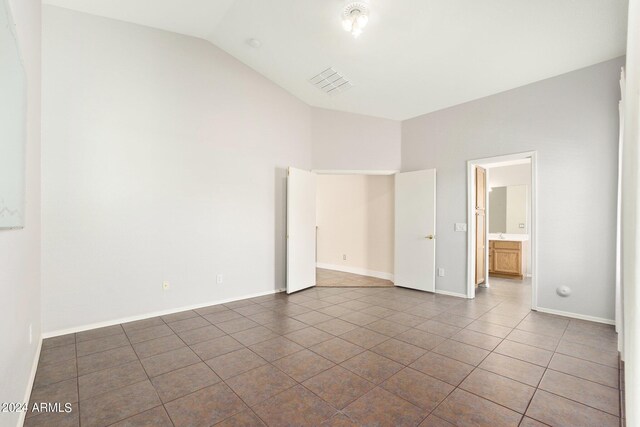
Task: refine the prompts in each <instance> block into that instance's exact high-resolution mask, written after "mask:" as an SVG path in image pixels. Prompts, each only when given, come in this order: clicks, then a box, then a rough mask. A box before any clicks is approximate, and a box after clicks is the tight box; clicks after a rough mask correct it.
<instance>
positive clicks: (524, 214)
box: [467, 152, 537, 309]
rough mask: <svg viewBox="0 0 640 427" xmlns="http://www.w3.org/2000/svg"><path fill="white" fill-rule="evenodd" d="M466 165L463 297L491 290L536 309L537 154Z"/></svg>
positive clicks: (481, 160) (505, 157) (493, 159)
mask: <svg viewBox="0 0 640 427" xmlns="http://www.w3.org/2000/svg"><path fill="white" fill-rule="evenodd" d="M467 167H468V171H467V173H468V189H467V194H468V212H467V214H468V224H469V230H468V254H467V264H468V265H467V267H468V268H467V270H468V273H467V279H468V280H467V282H468V283H467V297H468V298H475V297H476V293H478V295H479V294H480V293H486V292H488V289H491V292H492V293H499V294H500V295H503V296H508V297H510V298H512V299H514V300H517V301H520V302H522V303H523V304H525V305H527V306H529V307H531V308H532V309H536V306H537V301H536V289H537V288H536V284H537V277H536V276H537V275H536V274H535V273H536V238H535V237H536V231H537V230H536V193H535V189H536V185H535V184H536V153H535V152H528V153H520V154H513V155H506V156H498V157H490V158H484V159H478V160H471V161H469V162H468V165H467Z"/></svg>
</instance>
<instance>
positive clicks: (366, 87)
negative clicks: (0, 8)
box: [45, 0, 627, 120]
mask: <svg viewBox="0 0 640 427" xmlns="http://www.w3.org/2000/svg"><path fill="white" fill-rule="evenodd" d="M45 3H49V4H53V5H56V6H61V7H66V8H70V9H75V10H79V11H83V12H87V13H91V14H95V15H100V16H105V17H109V18H113V19H118V20H122V21H127V22H132V23H137V24H141V25H146V26H150V27H155V28H160V29H164V30H168V31H174V32H178V33H182V34H187V35H190V36H195V37H200V38H204V39H207V40H209V41H211V42H212V43H213V44H215V45H216V46H218V47H220V48H221V49H223V50H225V51H226V52H228V53H229V54H231V55H233V56H234V57H236V58H238V59H239V60H240V61H242V62H244V63H245V64H247V65H249V66H250V67H252V68H253V69H255V70H256V71H258V72H259V73H261V74H263V75H264V76H266V77H267V78H269V79H270V80H272V81H274V82H275V83H277V84H279V85H280V86H282V87H283V88H285V89H286V90H287V91H289V92H291V93H292V94H294V95H295V96H297V97H299V98H300V99H302V100H303V101H305V102H307V103H308V104H310V105H313V106H317V107H322V108H328V109H334V110H340V111H349V112H354V113H360V114H367V115H371V116H378V117H385V118H391V119H396V120H404V119H408V118H411V117H415V116H418V115H421V114H425V113H429V112H432V111H435V110H439V109H443V108H446V107H449V106H452V105H456V104H460V103H463V102H467V101H471V100H473V99H477V98H481V97H484V96H488V95H492V94H495V93H498V92H502V91H505V90H509V89H512V88H515V87H518V86H523V85H526V84H529V83H533V82H535V81H539V80H542V79H545V78H549V77H552V76H556V75H559V74H563V73H566V72H569V71H573V70H576V69H579V68H583V67H587V66H589V65H593V64H596V63H598V62H602V61H606V60H608V59H611V58H615V57H618V56H621V55H623V54H624V52H625V43H626V42H625V40H626V22H627V0H536V1H531V0H483V1H478V0H371V1H370V3H371V19H370V22H369V24H368V25H367V27H366V29H365V31H364V33H363V34H362V36H361V37H360V38H358V39H354V38H353V37H352V36H351V35H350V34H349V33H347V32H345V31H344V30H343V29H342V27H341V23H340V19H339V16H340V12H341V9H342V6H343V5H344V3H343V1H341V0H45ZM250 38H255V39H258V40H260V42H261V47H260V48H253V47H251V46H249V44H247V43H246V41H247V40H248V39H250ZM328 67H333V68H334V69H335V70H337V71H339V72H340V73H341V74H343V75H344V76H345V77H346V78H347V79H349V80H350V81H351V82H352V83H353V87H352V88H350V89H348V90H346V91H343V92H340V93H338V94H335V95H328V94H326V93H324V92H322V91H321V90H319V89H318V88H317V87H315V86H313V85H312V84H310V83H309V79H310V78H311V77H313V76H315V75H316V74H318V73H319V72H321V71H322V70H324V69H326V68H328Z"/></svg>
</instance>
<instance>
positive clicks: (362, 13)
mask: <svg viewBox="0 0 640 427" xmlns="http://www.w3.org/2000/svg"><path fill="white" fill-rule="evenodd" d="M367 3H368V2H367V1H349V2H347V5H346V6H345V7H344V10H343V11H342V27H343V28H344V29H345V31H348V32H350V33H351V34H352V35H353V37H355V38H358V37H359V36H360V34H362V30H363V29H364V27H365V26H366V25H367V22H369V5H368V4H367Z"/></svg>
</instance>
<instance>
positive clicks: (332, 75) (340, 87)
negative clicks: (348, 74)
mask: <svg viewBox="0 0 640 427" xmlns="http://www.w3.org/2000/svg"><path fill="white" fill-rule="evenodd" d="M309 82H310V83H311V84H312V85H314V86H315V87H317V88H318V89H320V90H321V91H323V92H324V93H328V94H329V95H335V94H337V93H340V92H344V91H345V90H347V89H349V88H350V87H353V84H352V83H351V82H350V81H349V80H347V79H346V78H345V77H344V76H343V75H342V74H340V73H339V72H337V71H336V70H334V69H333V68H332V67H329V68H327V69H326V70H324V71H323V72H321V73H319V74H317V75H315V76H313V77H312V78H311V79H309Z"/></svg>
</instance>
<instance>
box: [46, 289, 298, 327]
mask: <svg viewBox="0 0 640 427" xmlns="http://www.w3.org/2000/svg"><path fill="white" fill-rule="evenodd" d="M284 291H285V289H283V288H280V289H275V290H272V291H265V292H257V293H254V294H249V295H243V296H240V297H237V298H227V299H223V300H217V301H209V302H205V303H201V304H194V305H189V306H184V307H178V308H170V309H167V310H160V311H154V312H152V313H146V314H140V315H136V316H129V317H122V318H119V319H112V320H106V321H104V322H97V323H91V324H88V325H82V326H75V327H73V328H68V329H60V330H57V331H50V332H44V333H43V334H42V338H51V337H57V336H60V335H67V334H73V333H76V332H83V331H88V330H90V329H96V328H103V327H105V326H113V325H119V324H121V323H127V322H134V321H136V320H144V319H149V318H152V317H158V316H166V315H167V314H173V313H179V312H181V311H187V310H195V309H198V308H204V307H209V306H211V305H218V304H225V303H228V302H234V301H239V300H243V299H248V298H256V297H261V296H265V295H271V294H277V293H279V292H284Z"/></svg>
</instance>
